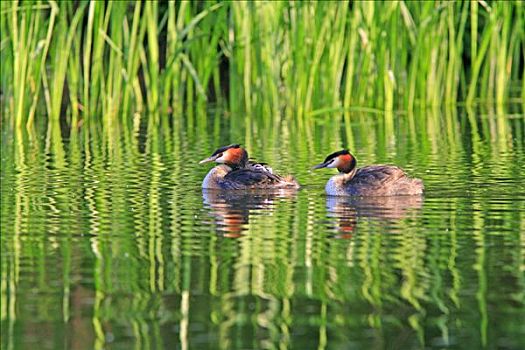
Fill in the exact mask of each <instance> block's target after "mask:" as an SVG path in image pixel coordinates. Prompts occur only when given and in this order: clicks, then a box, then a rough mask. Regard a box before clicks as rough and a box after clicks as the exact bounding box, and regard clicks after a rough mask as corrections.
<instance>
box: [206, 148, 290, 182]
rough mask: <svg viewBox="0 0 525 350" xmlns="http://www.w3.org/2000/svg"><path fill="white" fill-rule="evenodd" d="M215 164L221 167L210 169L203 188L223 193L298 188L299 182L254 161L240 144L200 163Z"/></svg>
mask: <svg viewBox="0 0 525 350" xmlns="http://www.w3.org/2000/svg"><path fill="white" fill-rule="evenodd" d="M206 162H216V163H219V164H220V165H218V166H216V167H214V168H213V169H211V170H210V172H209V173H208V175H206V177H205V178H204V181H203V182H202V188H209V189H222V190H247V189H283V188H285V189H286V188H288V189H296V188H299V184H298V183H297V181H296V180H295V179H294V178H293V177H291V176H286V177H283V176H280V175H277V174H274V173H273V170H272V169H271V168H270V167H268V166H266V165H265V164H262V163H255V162H251V161H249V159H248V152H246V150H245V149H243V148H241V147H240V145H238V144H233V145H229V146H225V147H221V148H219V149H217V150H216V151H215V152H214V153H213V154H212V155H211V156H210V157H209V158H206V159H204V160H202V161H201V162H200V163H201V164H202V163H206Z"/></svg>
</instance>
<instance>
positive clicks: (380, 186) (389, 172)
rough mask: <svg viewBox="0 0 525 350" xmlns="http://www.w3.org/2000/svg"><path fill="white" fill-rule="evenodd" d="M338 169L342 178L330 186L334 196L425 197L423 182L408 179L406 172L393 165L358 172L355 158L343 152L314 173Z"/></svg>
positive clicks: (331, 156)
mask: <svg viewBox="0 0 525 350" xmlns="http://www.w3.org/2000/svg"><path fill="white" fill-rule="evenodd" d="M320 168H337V170H339V173H340V174H338V175H335V176H332V177H331V178H330V180H328V182H327V183H326V186H325V190H326V194H328V195H331V196H402V195H414V194H422V193H423V181H421V180H420V179H412V178H409V177H408V176H407V174H406V173H405V172H404V171H403V169H401V168H398V167H397V166H392V165H370V166H365V167H362V168H359V169H358V168H357V161H356V159H355V157H354V156H353V155H352V154H351V153H350V152H349V151H348V150H346V149H345V150H342V151H339V152H335V153H332V154H330V155H329V156H328V157H326V159H325V160H324V162H323V163H321V164H318V165H316V166H314V169H320Z"/></svg>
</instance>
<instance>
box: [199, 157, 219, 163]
mask: <svg viewBox="0 0 525 350" xmlns="http://www.w3.org/2000/svg"><path fill="white" fill-rule="evenodd" d="M215 159H217V156H211V157H208V158H206V159H203V160H201V161H200V162H199V164H204V163H209V162H214V161H215Z"/></svg>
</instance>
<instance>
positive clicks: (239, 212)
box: [202, 189, 297, 238]
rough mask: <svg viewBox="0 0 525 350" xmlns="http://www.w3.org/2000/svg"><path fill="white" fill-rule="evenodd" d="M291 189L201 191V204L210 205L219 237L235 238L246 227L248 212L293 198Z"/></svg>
mask: <svg viewBox="0 0 525 350" xmlns="http://www.w3.org/2000/svg"><path fill="white" fill-rule="evenodd" d="M296 193H297V190H295V189H280V190H275V191H272V190H264V191H263V190H251V191H228V192H225V191H216V190H207V189H204V190H203V191H202V197H203V202H204V205H205V207H208V208H209V209H210V214H211V215H212V216H213V218H214V220H215V223H216V229H217V232H218V233H219V234H221V235H222V236H223V237H228V238H239V237H242V236H243V231H245V230H247V229H248V224H249V222H250V215H253V214H254V213H257V214H264V213H271V212H273V210H274V209H275V205H276V204H277V203H278V202H279V201H280V200H282V199H290V198H294V197H295V195H296Z"/></svg>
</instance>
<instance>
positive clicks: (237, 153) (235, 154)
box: [199, 144, 248, 168]
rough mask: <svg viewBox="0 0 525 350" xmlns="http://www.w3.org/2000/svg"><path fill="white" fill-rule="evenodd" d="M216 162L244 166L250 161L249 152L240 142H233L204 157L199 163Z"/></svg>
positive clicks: (230, 165) (231, 165) (238, 166)
mask: <svg viewBox="0 0 525 350" xmlns="http://www.w3.org/2000/svg"><path fill="white" fill-rule="evenodd" d="M208 162H215V163H220V164H226V165H228V166H229V167H232V168H243V167H244V166H245V165H246V163H248V152H246V150H245V149H244V148H241V145H239V144H232V145H228V146H224V147H221V148H218V149H217V150H216V151H215V152H213V154H212V155H211V156H210V157H208V158H206V159H203V160H201V161H200V162H199V164H203V163H208Z"/></svg>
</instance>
